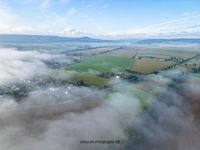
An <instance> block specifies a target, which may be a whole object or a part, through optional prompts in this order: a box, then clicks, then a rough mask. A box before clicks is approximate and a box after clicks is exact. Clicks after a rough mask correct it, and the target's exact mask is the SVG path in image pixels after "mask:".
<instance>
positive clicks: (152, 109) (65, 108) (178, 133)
mask: <svg viewBox="0 0 200 150" xmlns="http://www.w3.org/2000/svg"><path fill="white" fill-rule="evenodd" d="M70 63H73V59H72V58H70V57H67V56H64V55H60V54H58V55H53V54H48V53H41V52H36V51H18V50H15V49H0V150H27V149H29V150H90V149H91V150H93V149H96V150H110V149H113V150H115V149H116V150H122V149H123V150H133V149H134V150H147V149H148V150H198V149H199V147H200V143H199V140H200V129H199V119H200V118H199V117H200V111H199V110H200V102H199V97H200V84H199V83H198V82H194V81H193V80H190V74H188V73H187V72H185V71H184V70H181V69H180V70H178V69H177V70H171V71H165V72H161V73H159V74H157V75H149V76H146V77H144V79H143V81H141V82H137V83H128V82H127V81H120V80H119V81H117V84H114V86H113V88H112V89H98V88H95V87H78V86H75V85H70V84H67V83H63V82H59V81H58V79H63V74H64V73H65V72H62V73H59V74H57V75H56V76H55V77H52V76H51V80H50V79H49V76H50V74H51V72H52V71H55V69H58V68H59V67H60V66H62V65H63V64H64V65H66V64H70ZM66 76H67V75H66ZM52 78H53V79H52ZM115 82H116V81H113V83H115ZM132 88H135V89H137V88H140V89H144V90H146V91H147V92H149V93H151V94H152V96H150V97H149V98H147V101H149V102H151V103H149V105H148V106H147V107H145V108H144V107H143V106H142V102H141V100H140V99H139V98H138V96H137V94H134V93H130V92H127V91H128V90H129V89H130V90H132ZM10 91H11V92H10ZM15 91H18V92H20V93H21V94H18V95H16V93H15ZM90 140H106V141H110V140H114V141H120V143H115V144H108V143H107V144H102V143H98V144H94V143H91V144H88V143H81V141H90Z"/></svg>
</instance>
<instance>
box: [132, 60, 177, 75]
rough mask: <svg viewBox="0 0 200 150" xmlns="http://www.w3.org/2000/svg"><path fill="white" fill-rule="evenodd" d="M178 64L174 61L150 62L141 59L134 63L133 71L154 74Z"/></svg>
mask: <svg viewBox="0 0 200 150" xmlns="http://www.w3.org/2000/svg"><path fill="white" fill-rule="evenodd" d="M175 64H176V63H175V62H173V61H157V60H150V59H149V60H148V59H141V60H139V59H138V60H136V61H135V62H133V64H132V66H131V70H132V71H135V72H137V73H143V74H148V73H153V72H155V71H159V70H162V69H166V68H168V67H170V66H173V65H175Z"/></svg>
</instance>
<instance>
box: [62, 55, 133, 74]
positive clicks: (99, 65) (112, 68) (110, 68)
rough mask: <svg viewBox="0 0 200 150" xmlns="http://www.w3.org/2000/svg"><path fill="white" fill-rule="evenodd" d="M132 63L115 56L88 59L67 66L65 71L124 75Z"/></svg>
mask: <svg viewBox="0 0 200 150" xmlns="http://www.w3.org/2000/svg"><path fill="white" fill-rule="evenodd" d="M130 63H131V59H130V58H124V57H115V56H97V57H93V58H90V59H87V60H85V61H83V62H81V63H78V64H75V65H71V66H67V67H66V68H65V70H66V71H76V72H87V73H97V74H98V73H102V72H114V73H122V72H123V71H125V69H126V68H127V66H129V64H130Z"/></svg>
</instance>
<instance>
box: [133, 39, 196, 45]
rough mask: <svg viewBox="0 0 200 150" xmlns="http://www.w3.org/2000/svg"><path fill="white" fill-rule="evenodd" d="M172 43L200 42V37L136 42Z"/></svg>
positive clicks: (139, 42)
mask: <svg viewBox="0 0 200 150" xmlns="http://www.w3.org/2000/svg"><path fill="white" fill-rule="evenodd" d="M170 43H191V44H195V43H196V44H200V38H177V39H145V40H139V41H137V42H136V44H170Z"/></svg>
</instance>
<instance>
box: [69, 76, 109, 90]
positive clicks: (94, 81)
mask: <svg viewBox="0 0 200 150" xmlns="http://www.w3.org/2000/svg"><path fill="white" fill-rule="evenodd" d="M69 80H70V82H72V83H74V84H78V83H79V82H80V81H83V82H84V84H85V85H88V86H97V87H104V86H106V85H108V82H109V79H107V78H102V77H98V76H96V75H93V74H89V73H75V74H74V75H73V76H72V77H71V78H70V79H69Z"/></svg>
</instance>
